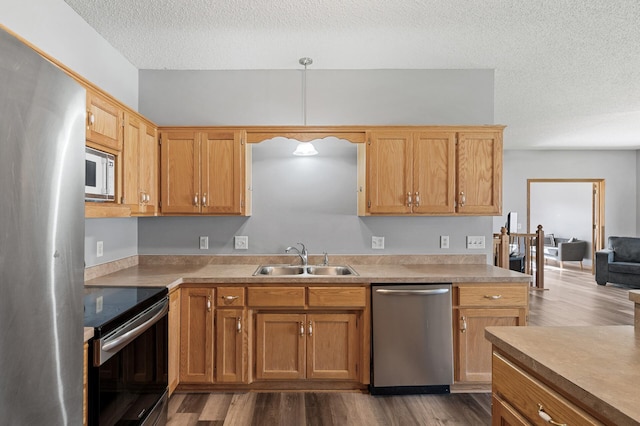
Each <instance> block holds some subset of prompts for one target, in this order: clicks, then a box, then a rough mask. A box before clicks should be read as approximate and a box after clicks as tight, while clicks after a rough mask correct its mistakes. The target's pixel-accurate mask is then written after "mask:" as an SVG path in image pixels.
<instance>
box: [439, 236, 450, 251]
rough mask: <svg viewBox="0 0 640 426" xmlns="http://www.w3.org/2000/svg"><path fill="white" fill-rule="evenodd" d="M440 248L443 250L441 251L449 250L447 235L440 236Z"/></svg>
mask: <svg viewBox="0 0 640 426" xmlns="http://www.w3.org/2000/svg"><path fill="white" fill-rule="evenodd" d="M440 248H443V249H447V248H449V236H448V235H440Z"/></svg>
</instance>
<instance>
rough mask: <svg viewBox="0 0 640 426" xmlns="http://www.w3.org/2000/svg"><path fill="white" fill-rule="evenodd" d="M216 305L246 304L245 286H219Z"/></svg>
mask: <svg viewBox="0 0 640 426" xmlns="http://www.w3.org/2000/svg"><path fill="white" fill-rule="evenodd" d="M216 306H221V307H231V306H244V287H218V296H217V297H216Z"/></svg>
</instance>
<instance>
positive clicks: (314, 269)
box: [307, 265, 358, 275]
mask: <svg viewBox="0 0 640 426" xmlns="http://www.w3.org/2000/svg"><path fill="white" fill-rule="evenodd" d="M307 272H308V273H309V274H311V275H358V274H357V273H356V271H354V270H353V269H351V267H350V266H347V265H344V266H307Z"/></svg>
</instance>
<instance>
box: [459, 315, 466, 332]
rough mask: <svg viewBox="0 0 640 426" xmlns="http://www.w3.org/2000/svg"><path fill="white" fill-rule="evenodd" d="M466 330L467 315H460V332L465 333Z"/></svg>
mask: <svg viewBox="0 0 640 426" xmlns="http://www.w3.org/2000/svg"><path fill="white" fill-rule="evenodd" d="M466 331H467V317H464V316H463V317H462V328H461V329H460V332H461V333H465V332H466Z"/></svg>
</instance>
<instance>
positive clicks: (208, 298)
mask: <svg viewBox="0 0 640 426" xmlns="http://www.w3.org/2000/svg"><path fill="white" fill-rule="evenodd" d="M207 312H211V296H207Z"/></svg>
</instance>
